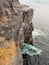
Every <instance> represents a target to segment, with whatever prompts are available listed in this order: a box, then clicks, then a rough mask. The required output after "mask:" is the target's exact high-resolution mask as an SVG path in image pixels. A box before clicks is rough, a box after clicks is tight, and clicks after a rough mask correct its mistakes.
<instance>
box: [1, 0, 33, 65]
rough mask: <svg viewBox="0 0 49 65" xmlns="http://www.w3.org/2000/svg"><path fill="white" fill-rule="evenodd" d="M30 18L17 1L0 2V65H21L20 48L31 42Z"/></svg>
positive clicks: (28, 10)
mask: <svg viewBox="0 0 49 65" xmlns="http://www.w3.org/2000/svg"><path fill="white" fill-rule="evenodd" d="M32 16H33V9H32V8H29V7H28V6H22V5H21V4H20V3H19V1H18V0H0V37H1V38H2V39H1V38H0V61H1V62H0V65H23V61H22V54H21V49H20V47H21V46H22V43H24V42H29V43H31V42H32V40H33V39H32V30H33V26H32ZM3 38H5V39H3ZM26 40H27V41H26Z"/></svg>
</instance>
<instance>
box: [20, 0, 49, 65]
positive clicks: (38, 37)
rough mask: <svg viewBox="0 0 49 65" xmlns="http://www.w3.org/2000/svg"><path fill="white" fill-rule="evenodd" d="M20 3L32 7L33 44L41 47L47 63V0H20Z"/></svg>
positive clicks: (48, 1)
mask: <svg viewBox="0 0 49 65" xmlns="http://www.w3.org/2000/svg"><path fill="white" fill-rule="evenodd" d="M20 3H21V4H25V5H28V6H30V7H32V8H33V9H34V15H33V20H32V22H33V26H34V31H33V33H32V34H33V37H34V39H33V44H34V45H35V46H36V47H38V48H40V49H42V50H43V52H44V57H45V59H46V60H43V61H45V65H49V0H20Z"/></svg>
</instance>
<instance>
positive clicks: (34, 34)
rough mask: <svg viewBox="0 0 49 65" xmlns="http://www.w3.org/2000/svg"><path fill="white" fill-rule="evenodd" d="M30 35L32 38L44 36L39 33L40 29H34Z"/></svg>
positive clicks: (41, 32)
mask: <svg viewBox="0 0 49 65" xmlns="http://www.w3.org/2000/svg"><path fill="white" fill-rule="evenodd" d="M32 35H33V36H45V33H44V32H43V31H41V30H40V29H34V31H32Z"/></svg>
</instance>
